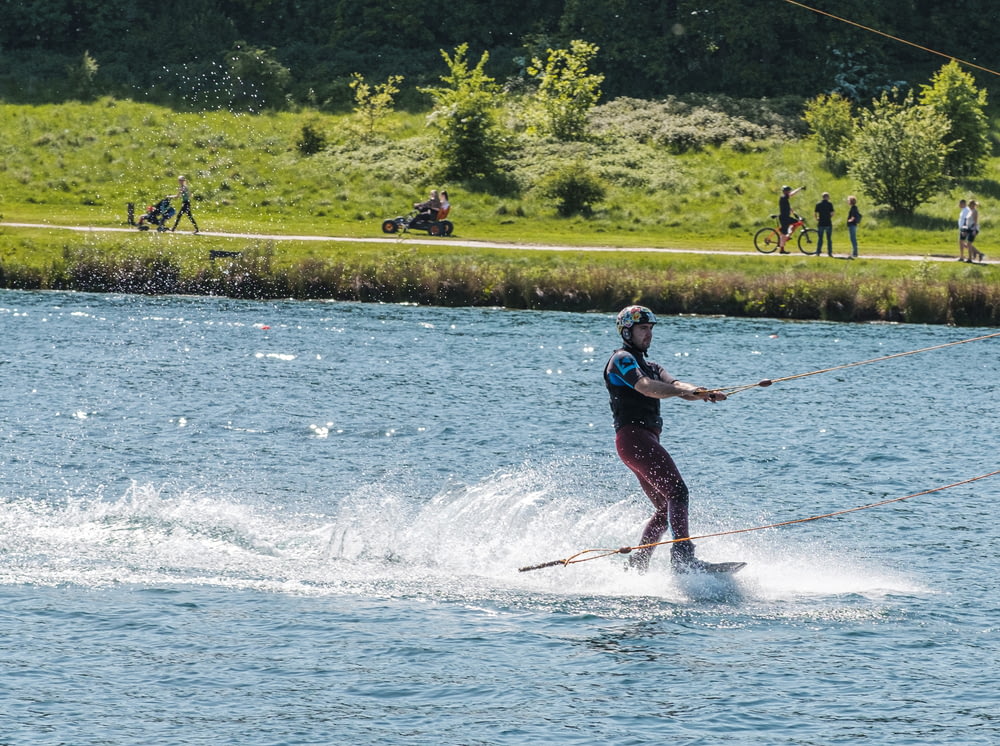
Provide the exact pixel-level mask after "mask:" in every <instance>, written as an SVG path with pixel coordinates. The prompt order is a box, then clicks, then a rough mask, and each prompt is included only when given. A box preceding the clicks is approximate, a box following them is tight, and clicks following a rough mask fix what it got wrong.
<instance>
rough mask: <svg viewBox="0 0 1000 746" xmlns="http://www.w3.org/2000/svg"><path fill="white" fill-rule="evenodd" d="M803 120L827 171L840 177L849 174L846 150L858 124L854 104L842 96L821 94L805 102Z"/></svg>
mask: <svg viewBox="0 0 1000 746" xmlns="http://www.w3.org/2000/svg"><path fill="white" fill-rule="evenodd" d="M803 118H804V119H805V120H806V122H808V124H809V129H810V130H811V131H812V133H813V136H814V137H815V138H816V143H817V145H819V149H820V152H822V153H823V162H824V164H825V165H826V167H827V168H828V169H830V171H831V172H833V173H835V174H837V175H843V174H844V173H846V172H847V160H846V159H845V157H844V150H845V148H846V147H847V146H848V144H849V143H850V142H851V138H853V137H854V124H855V122H854V115H853V113H852V111H851V102H850V101H848V100H847V99H846V98H844V97H843V96H841V95H840V94H839V93H831V94H830V95H829V96H828V95H826V94H825V93H821V94H820V95H818V96H817V97H816V98H814V99H812V100H810V101H808V102H806V110H805V113H804V114H803Z"/></svg>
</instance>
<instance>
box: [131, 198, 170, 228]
mask: <svg viewBox="0 0 1000 746" xmlns="http://www.w3.org/2000/svg"><path fill="white" fill-rule="evenodd" d="M176 214H177V210H175V209H174V208H173V207H171V206H170V197H164V198H163V199H161V200H160V201H159V202H157V203H156V204H155V205H150V206H149V207H147V208H146V214H145V215H143V216H142V217H141V218H139V222H138V223H137V224H136V225H137V226H138V227H139V230H141V231H148V230H149V226H150V225H155V226H156V230H158V231H166V230H169V228H167V223H168V222H169V220H170V218H172V217H173V216H174V215H176Z"/></svg>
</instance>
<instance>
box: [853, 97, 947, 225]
mask: <svg viewBox="0 0 1000 746" xmlns="http://www.w3.org/2000/svg"><path fill="white" fill-rule="evenodd" d="M947 132H948V120H947V119H946V118H945V117H944V116H943V115H942V114H940V113H938V112H937V111H935V110H933V109H931V108H930V107H927V106H921V105H918V104H917V103H916V101H915V99H914V96H913V93H912V92H910V93H909V94H907V95H906V97H905V98H903V99H901V100H899V99H897V98H894V97H893V96H890V95H889V94H888V93H883V94H882V96H881V97H880V98H879V99H877V100H875V101H873V102H872V108H871V110H870V111H863V112H862V113H861V126H860V129H859V130H858V132H857V134H856V135H855V137H854V141H853V142H852V143H851V146H850V148H849V153H848V155H849V159H850V161H851V165H850V169H849V170H850V174H851V176H852V177H853V178H854V179H856V180H857V181H858V183H860V184H861V189H862V191H863V192H864V193H865V194H866V195H867V196H868V197H869V198H870V199H871V200H872V201H873V202H875V203H876V204H880V205H886V206H887V207H889V209H890V210H891V211H892V212H894V213H896V214H899V215H912V214H913V212H914V211H915V210H916V208H917V207H918V206H919V205H921V204H923V203H924V202H927V201H928V200H929V199H931V197H933V196H934V195H935V194H937V192H938V191H940V189H941V187H942V186H943V185H944V183H945V179H944V164H945V159H946V158H947V156H948V153H949V152H950V151H951V147H950V146H949V145H947V144H946V143H945V142H944V137H945V135H946V134H947Z"/></svg>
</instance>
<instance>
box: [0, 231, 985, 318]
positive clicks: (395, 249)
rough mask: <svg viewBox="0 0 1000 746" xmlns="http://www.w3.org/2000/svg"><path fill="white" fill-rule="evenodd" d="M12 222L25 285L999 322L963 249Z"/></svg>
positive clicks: (17, 266)
mask: <svg viewBox="0 0 1000 746" xmlns="http://www.w3.org/2000/svg"><path fill="white" fill-rule="evenodd" d="M13 233H14V231H10V233H6V232H4V231H3V229H2V227H0V241H3V244H4V245H6V246H7V247H8V248H7V249H5V252H9V251H11V249H10V247H11V246H13V247H14V248H13V253H14V254H15V255H18V256H22V257H31V258H33V259H35V260H37V259H39V258H41V257H44V261H42V262H40V263H39V262H36V263H34V264H32V263H28V262H22V261H19V260H16V259H15V260H8V259H4V261H2V262H0V285H2V286H5V287H14V288H28V289H73V290H83V291H96V292H130V293H152V294H166V293H179V294H213V295H223V296H228V297H237V298H259V299H264V298H300V299H316V298H331V299H341V300H357V301H365V302H402V301H405V302H413V303H422V304H432V305H445V306H448V305H455V306H484V305H485V306H504V307H508V308H532V309H540V310H572V311H612V310H617V309H618V308H621V307H622V306H624V305H627V304H629V303H635V302H638V303H643V304H645V305H649V306H652V307H654V308H656V309H657V311H658V312H661V313H666V314H675V313H676V314H680V313H689V314H726V315H731V316H757V317H769V318H785V319H828V320H835V321H876V320H882V321H901V322H913V323H931V324H956V325H983V326H996V325H1000V287H998V284H997V283H996V280H995V275H994V272H993V268H991V267H983V266H978V265H977V266H969V265H965V264H959V263H957V262H956V263H955V264H952V263H940V262H930V261H924V262H877V261H867V260H860V261H856V262H846V261H830V260H826V259H818V258H815V257H805V256H803V257H788V258H778V257H773V258H770V257H758V256H746V257H739V256H729V255H722V254H714V255H713V254H705V255H697V254H691V255H665V254H657V253H642V252H639V253H628V254H615V253H607V252H592V251H587V250H586V249H581V250H575V251H546V252H524V251H516V250H505V249H488V248H478V249H466V248H460V247H458V248H456V247H449V246H447V245H441V246H416V245H413V244H407V242H406V241H405V240H403V241H400V242H398V243H397V244H393V245H389V246H388V247H387V246H386V245H385V244H349V245H344V244H333V243H320V244H317V243H316V242H312V241H310V242H304V241H303V242H299V241H287V242H286V241H281V242H274V241H263V240H253V239H223V238H217V237H207V236H204V237H202V236H199V237H194V236H190V235H177V234H175V235H169V234H161V235H157V234H152V235H149V234H142V235H140V234H135V235H132V234H126V235H124V236H123V235H122V234H112V235H110V236H108V235H102V234H96V233H95V234H84V235H83V236H82V237H75V236H74V237H71V238H70V239H66V238H63V239H62V241H60V242H54V241H53V237H52V236H51V235H47V233H50V232H46V231H38V232H31V233H37V235H34V236H21V237H18V238H14V237H13V236H12V235H11V234H13ZM212 251H225V252H239V255H238V256H235V257H233V256H227V257H223V258H217V259H210V258H209V256H210V252H212Z"/></svg>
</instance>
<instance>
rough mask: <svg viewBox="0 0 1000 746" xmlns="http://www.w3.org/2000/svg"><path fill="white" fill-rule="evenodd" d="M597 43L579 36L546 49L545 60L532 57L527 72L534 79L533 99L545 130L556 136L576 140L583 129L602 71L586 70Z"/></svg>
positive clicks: (594, 102)
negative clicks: (565, 44) (567, 45)
mask: <svg viewBox="0 0 1000 746" xmlns="http://www.w3.org/2000/svg"><path fill="white" fill-rule="evenodd" d="M597 49H598V48H597V47H596V46H595V45H594V44H590V43H588V42H585V41H580V40H579V39H574V40H573V41H571V42H570V48H569V49H549V50H548V51H547V56H546V58H545V60H544V61H543V60H540V59H538V58H535V59H533V60H532V61H531V65H529V66H528V74H529V75H531V76H533V77H535V78H537V79H538V93H537V94H536V95H535V100H536V101H537V102H538V105H539V106H540V107H541V110H542V112H543V118H544V122H545V126H544V129H545V131H546V132H547V133H548V134H550V135H552V136H553V137H555V138H556V139H559V140H579V139H580V138H582V137H583V136H584V135H585V134H586V132H587V114H588V113H589V112H590V110H591V109H592V108H593V106H594V104H596V103H597V99H599V98H600V97H601V83H602V82H603V81H604V76H603V75H595V74H593V73H590V72H589V71H588V69H587V68H588V66H589V65H590V62H591V60H593V58H594V56H595V55H596V54H597Z"/></svg>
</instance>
